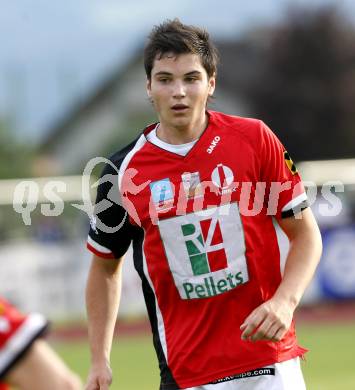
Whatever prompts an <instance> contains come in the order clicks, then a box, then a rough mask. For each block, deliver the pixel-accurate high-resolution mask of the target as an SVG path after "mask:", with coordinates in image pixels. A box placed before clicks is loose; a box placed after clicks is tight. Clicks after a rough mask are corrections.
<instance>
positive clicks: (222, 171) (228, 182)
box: [211, 164, 235, 194]
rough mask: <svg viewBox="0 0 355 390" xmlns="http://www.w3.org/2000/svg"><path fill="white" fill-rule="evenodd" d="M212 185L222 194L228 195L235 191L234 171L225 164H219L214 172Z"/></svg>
mask: <svg viewBox="0 0 355 390" xmlns="http://www.w3.org/2000/svg"><path fill="white" fill-rule="evenodd" d="M211 179H212V183H213V184H214V185H215V186H216V187H217V188H218V189H219V192H220V194H226V193H230V192H233V191H235V188H234V187H233V182H234V174H233V171H232V170H231V169H230V168H229V167H227V166H226V165H223V164H218V165H217V167H216V168H215V169H214V170H213V171H212V175H211Z"/></svg>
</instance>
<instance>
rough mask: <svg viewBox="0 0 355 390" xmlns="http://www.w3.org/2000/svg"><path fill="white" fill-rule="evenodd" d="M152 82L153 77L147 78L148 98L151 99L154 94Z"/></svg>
mask: <svg viewBox="0 0 355 390" xmlns="http://www.w3.org/2000/svg"><path fill="white" fill-rule="evenodd" d="M151 87H152V82H151V79H149V78H147V82H146V90H147V95H148V98H149V99H151V98H152V94H151V91H152V88H151Z"/></svg>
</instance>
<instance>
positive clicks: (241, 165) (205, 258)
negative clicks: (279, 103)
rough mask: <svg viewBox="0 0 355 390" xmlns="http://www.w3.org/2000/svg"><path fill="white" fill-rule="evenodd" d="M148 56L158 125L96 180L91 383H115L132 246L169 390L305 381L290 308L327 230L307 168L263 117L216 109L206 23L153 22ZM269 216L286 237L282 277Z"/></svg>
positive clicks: (289, 389) (288, 387)
mask: <svg viewBox="0 0 355 390" xmlns="http://www.w3.org/2000/svg"><path fill="white" fill-rule="evenodd" d="M144 56H145V58H144V60H145V70H146V74H147V92H148V96H149V98H150V99H151V101H152V104H153V106H154V108H155V110H156V112H157V115H158V118H159V122H158V123H155V124H153V125H150V126H148V127H146V129H145V130H144V131H143V134H142V135H141V136H140V137H139V139H138V140H136V141H134V142H133V143H132V144H131V145H129V146H127V147H126V148H125V149H123V150H121V151H120V152H118V153H116V154H115V155H114V156H113V157H112V158H111V160H110V163H108V164H107V166H106V168H105V169H104V171H103V177H102V179H103V180H102V184H101V185H100V186H99V188H98V195H97V209H96V213H95V216H94V218H93V219H92V224H91V229H90V233H89V238H88V248H89V249H90V250H91V251H92V252H93V253H94V257H93V260H92V265H91V269H90V274H89V279H88V284H87V310H88V317H89V337H90V345H91V351H92V367H91V371H90V374H89V379H88V383H87V390H96V389H100V390H103V389H107V388H108V386H109V383H110V382H111V369H110V365H109V354H110V348H111V340H112V333H113V328H114V323H115V321H116V315H117V306H118V301H119V295H120V288H119V284H120V272H121V264H122V260H121V259H122V256H123V255H124V254H125V252H126V250H127V248H128V246H129V245H130V243H131V242H132V243H133V250H134V263H135V267H136V269H137V271H138V273H139V275H140V277H141V278H142V286H143V292H144V296H145V301H146V305H147V309H148V314H149V318H150V322H151V326H152V331H153V342H154V347H155V349H156V353H157V356H158V360H159V367H160V371H161V385H160V389H164V390H175V389H200V390H207V389H208V390H222V389H236V390H239V389H252V390H256V389H258V390H259V389H267V390H272V389H275V390H276V389H277V390H283V389H284V390H296V389H297V390H301V389H304V388H305V387H304V381H303V377H302V373H301V370H300V367H299V357H300V356H302V355H303V354H304V353H305V351H306V350H305V349H303V348H302V347H301V346H299V345H298V343H297V340H296V337H295V328H294V323H293V321H292V317H293V312H294V310H295V308H296V306H297V304H298V303H299V301H300V299H301V297H302V294H303V292H304V290H305V288H306V286H307V285H308V283H309V281H310V279H311V278H312V275H313V273H314V271H315V268H316V266H317V263H318V261H319V257H320V252H321V239H320V234H319V230H318V228H317V225H316V222H315V220H314V218H313V216H312V213H311V211H310V209H309V208H307V205H306V195H305V192H304V189H303V187H302V183H301V179H300V177H299V175H298V173H297V170H296V169H295V167H294V165H293V164H292V162H291V160H290V158H289V156H288V154H287V152H286V151H285V149H284V147H283V146H282V145H281V143H280V141H279V140H278V139H277V138H276V136H275V135H274V134H273V133H272V132H271V130H270V129H268V128H267V126H266V125H265V124H264V123H262V122H261V121H259V120H255V119H246V118H241V117H236V116H230V115H225V114H223V113H219V112H213V111H208V110H207V109H206V106H207V102H208V99H209V97H211V96H212V94H213V92H214V89H215V83H216V70H217V67H216V65H217V53H216V49H215V47H214V46H213V44H212V43H211V42H210V40H209V36H208V34H207V32H205V31H203V30H201V29H199V28H196V27H193V26H186V25H183V24H182V23H180V22H179V21H178V20H174V21H167V22H165V23H163V24H162V25H159V26H157V27H155V28H154V29H153V30H152V32H151V34H150V37H149V41H148V43H147V46H146V49H145V53H144ZM110 181H111V183H112V184H110ZM120 197H121V198H122V202H121V201H120ZM108 205H111V207H108ZM273 217H274V218H276V219H277V221H278V223H279V225H280V226H281V228H282V229H283V231H284V232H285V233H286V234H287V236H288V238H289V241H290V249H289V253H288V257H287V261H286V266H285V270H284V274H283V276H281V271H280V258H279V248H278V244H277V238H276V233H275V228H274V225H273ZM115 227H116V228H115ZM118 380H119V379H118Z"/></svg>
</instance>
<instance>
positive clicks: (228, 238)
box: [159, 203, 249, 299]
mask: <svg viewBox="0 0 355 390" xmlns="http://www.w3.org/2000/svg"><path fill="white" fill-rule="evenodd" d="M159 231H160V235H161V237H162V241H163V244H164V248H165V253H166V257H167V260H168V264H169V267H170V270H171V273H172V275H173V279H174V282H175V285H176V287H177V289H178V291H179V294H180V297H181V298H182V299H201V298H208V297H213V296H216V295H219V294H223V293H225V292H227V291H230V290H233V289H234V288H236V287H237V286H239V285H240V284H243V283H246V282H247V281H248V280H249V276H248V269H247V263H246V259H245V240H244V232H243V227H242V224H241V219H240V214H239V210H238V206H237V204H236V203H231V204H225V205H222V206H217V207H213V208H209V209H206V210H202V211H198V212H195V213H190V214H186V215H182V216H177V217H174V218H167V219H165V220H160V221H159Z"/></svg>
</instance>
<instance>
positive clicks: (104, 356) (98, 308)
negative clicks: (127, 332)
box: [86, 257, 122, 364]
mask: <svg viewBox="0 0 355 390" xmlns="http://www.w3.org/2000/svg"><path fill="white" fill-rule="evenodd" d="M121 269H122V260H121V261H120V262H118V261H117V260H104V259H99V258H95V257H94V259H93V262H92V265H91V268H90V272H89V277H88V282H87V287H86V308H87V315H88V331H89V342H90V349H91V358H92V363H93V364H102V363H103V362H108V361H109V357H110V352H111V345H112V337H113V332H114V327H115V323H116V318H117V312H118V305H119V300H120V294H121Z"/></svg>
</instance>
